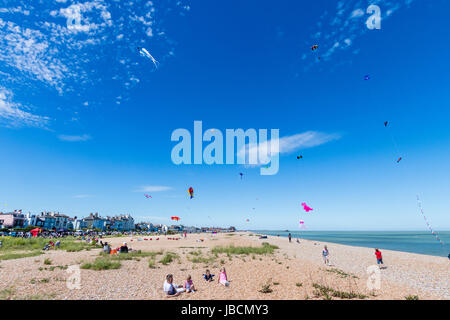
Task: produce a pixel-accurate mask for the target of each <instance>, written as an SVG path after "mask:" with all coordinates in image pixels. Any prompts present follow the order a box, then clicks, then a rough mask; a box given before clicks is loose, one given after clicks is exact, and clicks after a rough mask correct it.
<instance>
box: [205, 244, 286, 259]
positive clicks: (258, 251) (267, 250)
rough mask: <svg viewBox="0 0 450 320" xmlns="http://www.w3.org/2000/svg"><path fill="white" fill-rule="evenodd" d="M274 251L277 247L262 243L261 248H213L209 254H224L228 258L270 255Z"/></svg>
mask: <svg viewBox="0 0 450 320" xmlns="http://www.w3.org/2000/svg"><path fill="white" fill-rule="evenodd" d="M275 249H278V247H277V246H274V245H271V244H269V243H267V242H263V243H262V246H261V247H235V246H233V245H231V246H227V247H223V246H218V247H214V248H213V249H212V250H211V252H212V253H214V254H215V253H217V254H219V253H226V254H227V256H228V257H230V255H232V254H245V255H249V254H272V253H273V252H274V250H275Z"/></svg>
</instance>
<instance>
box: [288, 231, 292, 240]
mask: <svg viewBox="0 0 450 320" xmlns="http://www.w3.org/2000/svg"><path fill="white" fill-rule="evenodd" d="M288 238H289V242H291V238H292V237H291V234H290V233H289V235H288Z"/></svg>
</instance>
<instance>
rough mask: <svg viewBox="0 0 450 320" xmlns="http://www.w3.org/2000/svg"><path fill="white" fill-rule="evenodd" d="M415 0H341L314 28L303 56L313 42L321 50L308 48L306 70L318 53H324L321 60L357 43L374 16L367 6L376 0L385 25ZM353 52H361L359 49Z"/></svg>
mask: <svg viewBox="0 0 450 320" xmlns="http://www.w3.org/2000/svg"><path fill="white" fill-rule="evenodd" d="M413 1H414V0H399V1H391V0H387V1H380V0H347V1H342V0H341V1H338V2H337V4H336V7H335V9H334V10H327V11H325V12H324V13H323V14H322V15H321V16H320V18H319V21H317V23H316V24H315V26H316V27H315V28H314V29H313V30H312V32H311V37H310V40H308V42H306V43H305V52H302V54H303V57H305V53H306V52H308V51H310V50H309V48H310V46H311V43H318V44H319V50H318V51H317V52H316V54H313V55H311V53H310V52H308V53H309V54H308V53H306V57H310V59H309V60H306V59H305V58H303V57H302V60H304V64H303V66H304V70H305V71H306V70H308V69H310V68H311V67H312V66H313V65H315V64H317V63H319V61H318V59H317V55H319V56H320V57H321V59H320V61H321V62H320V63H323V62H324V61H330V59H331V56H332V55H334V54H336V53H337V52H341V51H345V50H347V49H349V48H350V47H351V46H353V45H354V44H355V41H354V40H355V39H357V38H359V37H361V36H362V35H364V34H366V33H367V32H369V31H370V30H369V29H368V28H367V25H366V20H367V19H368V18H369V17H370V16H371V13H370V14H368V13H367V12H366V10H367V8H368V6H369V5H370V4H376V5H378V6H379V7H380V10H381V12H380V14H381V21H382V22H381V25H383V21H385V20H386V19H388V18H390V17H391V16H392V15H393V13H394V12H395V11H397V10H398V9H400V8H402V7H408V6H409V5H411V3H412V2H413ZM372 32H376V31H372ZM344 44H345V45H344ZM352 52H353V53H357V52H359V49H356V50H353V51H352Z"/></svg>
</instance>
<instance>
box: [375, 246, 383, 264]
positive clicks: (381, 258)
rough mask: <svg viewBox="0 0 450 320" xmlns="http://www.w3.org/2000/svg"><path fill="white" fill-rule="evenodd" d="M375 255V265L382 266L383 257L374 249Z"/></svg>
mask: <svg viewBox="0 0 450 320" xmlns="http://www.w3.org/2000/svg"><path fill="white" fill-rule="evenodd" d="M375 255H376V256H377V264H383V257H382V256H381V251H380V250H378V248H375Z"/></svg>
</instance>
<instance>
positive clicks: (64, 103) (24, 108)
mask: <svg viewBox="0 0 450 320" xmlns="http://www.w3.org/2000/svg"><path fill="white" fill-rule="evenodd" d="M372 3H373V4H377V5H379V7H380V9H381V14H382V20H381V29H380V30H376V29H374V30H369V29H368V28H367V27H366V24H365V22H366V20H367V18H368V17H369V16H370V15H369V14H367V13H365V11H366V8H367V7H368V6H369V4H372ZM77 8H78V10H79V12H80V14H81V25H82V26H83V27H82V28H80V29H79V30H73V29H68V27H67V20H68V18H71V17H72V18H73V17H74V15H76V10H77ZM449 10H450V3H448V2H447V1H444V0H436V1H424V0H398V1H326V2H324V1H313V2H311V1H295V2H294V1H278V2H277V3H274V2H269V1H222V2H218V1H203V0H201V1H195V2H191V1H154V2H151V1H113V0H111V1H104V0H91V1H88V0H85V1H70V0H54V1H35V2H33V4H30V2H29V1H0V147H1V150H2V152H1V155H2V156H1V157H0V176H1V181H2V183H1V184H0V210H3V211H5V210H6V211H8V210H13V209H23V210H24V211H31V212H34V213H36V212H40V211H42V210H57V211H60V212H64V213H66V214H69V215H71V216H81V217H83V216H86V215H88V214H89V212H99V214H101V215H114V214H121V213H130V214H131V215H132V216H133V217H135V218H136V220H138V221H152V222H154V223H170V216H172V215H178V216H180V217H181V218H182V220H181V221H180V222H182V223H184V224H187V225H216V226H229V225H234V226H236V227H238V228H248V229H290V230H296V229H298V226H299V220H304V221H305V225H306V226H307V228H308V229H309V230H427V229H426V225H425V223H424V221H423V219H422V217H421V215H420V213H419V210H418V207H417V202H416V195H417V194H419V196H420V197H421V200H422V203H423V207H424V210H425V214H426V215H427V217H428V218H429V221H430V222H431V224H432V225H433V227H434V229H435V230H437V231H439V230H449V229H450V215H449V212H448V208H449V205H450V200H449V197H448V194H449V192H450V182H449V181H450V170H448V164H449V163H450V147H449V146H450V143H449V142H450V130H448V123H449V120H450V111H449V110H450V109H449V101H450V91H449V90H448V88H449V87H450V80H449V78H448V74H449V73H450V63H449V61H448V52H449V50H450V43H449V42H448V41H447V39H448V28H446V26H447V21H446V20H447V12H448V11H449ZM314 44H318V45H319V48H318V50H317V51H314V52H312V51H311V49H310V47H311V46H312V45H314ZM138 46H140V47H144V48H146V49H147V50H148V51H149V52H151V54H152V56H154V57H155V59H156V60H158V62H159V67H158V68H155V67H154V65H153V63H152V62H151V61H150V60H149V59H147V58H145V57H143V56H141V55H139V52H138V50H137V49H136V48H137V47H138ZM318 56H320V57H321V59H320V60H319V59H318ZM367 74H369V75H370V80H368V81H365V80H364V76H365V75H367ZM195 120H201V121H203V127H204V129H207V128H217V129H219V130H222V131H223V132H225V129H236V128H243V129H248V128H255V129H279V130H280V137H282V138H283V137H284V138H286V137H291V136H295V135H299V134H303V133H305V132H313V136H312V138H311V139H312V140H311V141H309V143H313V144H314V142H317V143H316V144H317V145H316V146H314V147H307V145H306V144H305V143H304V142H302V141H301V140H299V139H294V142H293V143H292V145H291V146H290V147H291V148H288V149H290V150H291V152H283V150H281V156H280V170H279V172H278V174H276V175H273V176H262V175H260V174H259V168H258V167H247V166H242V165H211V166H208V165H205V164H203V165H180V166H176V165H174V164H173V163H172V161H171V158H170V154H171V150H172V148H173V147H174V146H175V144H176V143H174V142H171V141H170V136H171V133H172V131H173V130H175V129H177V128H186V129H188V130H190V131H191V132H192V131H193V123H194V121H195ZM386 120H388V121H389V122H390V126H389V129H386V128H385V127H384V125H383V122H384V121H386ZM387 130H390V132H391V134H392V136H393V137H394V139H395V141H396V143H397V145H398V150H397V148H396V146H395V145H394V143H393V142H392V140H391V137H390V135H389V133H388V131H387ZM321 135H322V136H323V135H332V136H334V137H338V138H337V139H331V140H330V141H328V142H323V143H322V142H320V141H318V140H315V139H317V138H318V137H320V136H321ZM296 137H298V136H296ZM300 137H301V136H300ZM399 153H400V154H399ZM298 154H302V155H303V159H301V160H297V159H296V156H297V155H298ZM399 156H401V157H402V158H403V160H402V161H401V162H400V163H396V160H397V158H398V157H399ZM240 172H243V173H244V177H243V179H242V180H241V179H240V176H239V173H240ZM190 186H192V187H193V188H194V190H195V197H194V199H192V200H190V199H189V197H188V193H187V189H188V188H189V187H190ZM146 193H147V194H151V195H152V198H151V199H147V198H145V197H144V194H146ZM302 202H306V203H308V205H310V206H311V207H313V208H314V211H313V212H310V213H306V212H304V211H303V209H302V207H301V205H300V204H301V203H302ZM253 208H254V209H253ZM247 218H248V219H250V222H249V223H247V222H245V219H247Z"/></svg>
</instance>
